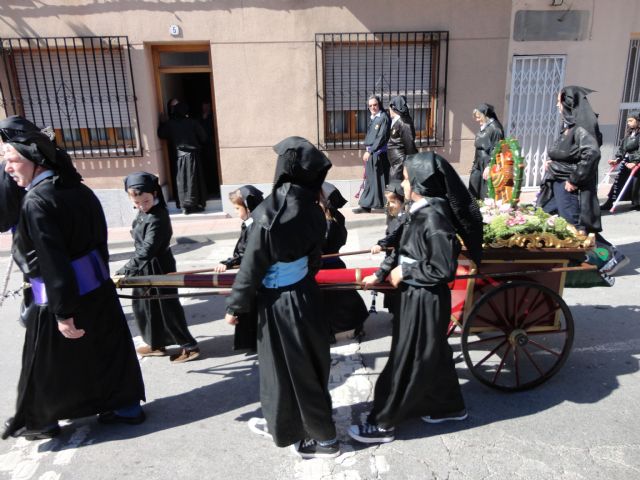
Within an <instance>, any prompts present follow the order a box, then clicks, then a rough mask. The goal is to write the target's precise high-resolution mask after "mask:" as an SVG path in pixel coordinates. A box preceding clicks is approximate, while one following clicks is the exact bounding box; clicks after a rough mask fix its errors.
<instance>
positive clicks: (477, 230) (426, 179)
mask: <svg viewBox="0 0 640 480" xmlns="http://www.w3.org/2000/svg"><path fill="white" fill-rule="evenodd" d="M404 165H405V167H406V169H407V174H408V175H409V184H410V185H411V189H412V190H413V191H414V192H416V193H417V194H419V195H422V196H423V197H439V198H443V199H445V200H446V201H447V202H448V204H449V206H450V207H451V211H452V212H453V216H452V218H451V221H452V223H453V225H454V227H455V229H456V232H457V233H458V235H460V237H461V238H462V241H463V242H464V245H465V247H467V251H468V252H469V256H470V257H471V259H472V260H473V261H474V262H475V263H476V264H477V265H479V264H480V261H481V260H482V233H483V232H482V229H483V227H482V214H481V213H480V208H479V207H478V204H477V203H476V201H475V199H473V198H472V197H471V194H470V193H469V190H467V187H466V186H465V185H464V183H463V182H462V180H461V179H460V177H459V176H458V173H457V172H456V171H455V170H454V169H453V167H452V166H451V165H450V164H449V162H447V161H446V160H445V159H444V158H443V157H441V156H440V155H436V154H434V153H433V152H421V153H417V154H415V155H411V156H409V157H407V160H405V163H404Z"/></svg>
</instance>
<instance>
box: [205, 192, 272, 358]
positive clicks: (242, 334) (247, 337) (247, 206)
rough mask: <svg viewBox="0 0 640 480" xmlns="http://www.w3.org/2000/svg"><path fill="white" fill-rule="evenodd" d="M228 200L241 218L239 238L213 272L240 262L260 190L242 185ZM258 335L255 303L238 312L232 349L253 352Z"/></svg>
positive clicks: (258, 200)
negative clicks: (231, 252) (247, 308)
mask: <svg viewBox="0 0 640 480" xmlns="http://www.w3.org/2000/svg"><path fill="white" fill-rule="evenodd" d="M229 200H231V203H232V204H233V207H234V208H235V210H236V212H237V213H238V217H240V219H241V220H242V226H241V227H240V238H238V241H237V242H236V246H235V248H234V249H233V255H231V256H230V257H229V258H227V259H226V260H222V261H221V262H220V263H219V264H218V265H217V266H216V267H215V268H214V272H217V273H221V272H225V271H226V270H227V269H229V268H238V267H239V266H240V264H241V263H242V257H243V256H244V251H245V249H246V248H247V238H248V237H249V232H250V231H251V228H252V227H253V218H252V217H251V212H253V211H254V210H255V209H256V207H257V206H258V205H260V203H261V202H262V200H263V198H262V192H261V191H260V190H258V189H257V188H256V187H254V186H253V185H244V186H242V187H240V188H239V189H237V190H234V191H233V192H231V193H229ZM257 336H258V315H257V313H256V309H255V305H254V306H253V307H252V308H251V309H250V310H249V311H248V312H246V313H238V323H237V324H236V329H235V333H234V335H233V349H234V350H236V351H237V350H247V351H248V353H255V352H256V351H257V349H258V346H257V341H258V340H257Z"/></svg>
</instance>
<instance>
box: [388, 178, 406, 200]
mask: <svg viewBox="0 0 640 480" xmlns="http://www.w3.org/2000/svg"><path fill="white" fill-rule="evenodd" d="M384 191H385V192H391V193H393V194H394V195H395V196H396V197H400V198H402V199H404V188H402V183H400V182H397V181H393V182H389V184H388V185H387V186H386V187H384Z"/></svg>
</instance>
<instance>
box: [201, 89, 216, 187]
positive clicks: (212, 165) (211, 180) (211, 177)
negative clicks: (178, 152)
mask: <svg viewBox="0 0 640 480" xmlns="http://www.w3.org/2000/svg"><path fill="white" fill-rule="evenodd" d="M198 122H200V125H201V126H202V129H203V130H204V133H205V136H206V139H207V140H206V142H205V143H204V145H203V146H202V171H203V172H204V181H205V185H206V187H207V192H208V193H209V194H210V195H213V196H215V197H219V196H220V183H219V176H218V162H217V161H216V147H215V143H214V142H215V133H214V131H213V111H212V109H211V102H210V101H204V102H202V103H201V104H200V117H199V118H198Z"/></svg>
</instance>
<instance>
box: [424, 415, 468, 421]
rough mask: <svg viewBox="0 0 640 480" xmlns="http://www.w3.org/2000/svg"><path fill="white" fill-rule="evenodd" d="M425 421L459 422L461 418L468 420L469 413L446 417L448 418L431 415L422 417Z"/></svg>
mask: <svg viewBox="0 0 640 480" xmlns="http://www.w3.org/2000/svg"><path fill="white" fill-rule="evenodd" d="M420 418H421V419H422V421H423V422H427V423H443V422H450V421H454V422H456V421H457V422H459V421H461V420H466V419H467V418H469V414H468V413H465V414H464V415H460V416H459V417H446V418H431V417H420Z"/></svg>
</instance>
